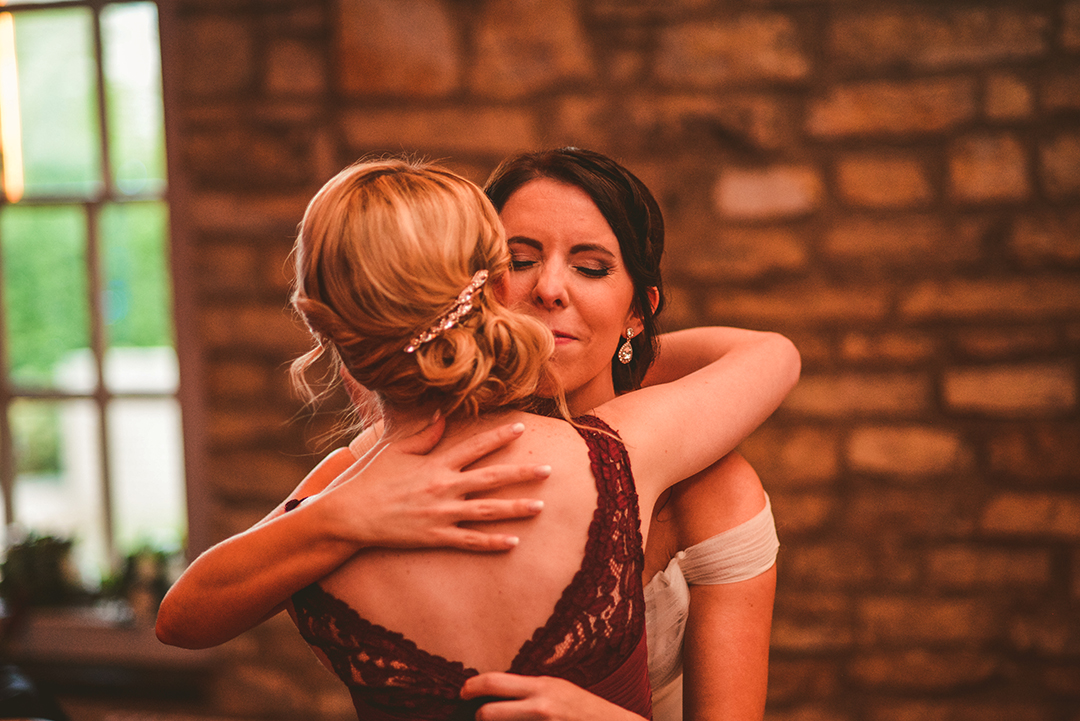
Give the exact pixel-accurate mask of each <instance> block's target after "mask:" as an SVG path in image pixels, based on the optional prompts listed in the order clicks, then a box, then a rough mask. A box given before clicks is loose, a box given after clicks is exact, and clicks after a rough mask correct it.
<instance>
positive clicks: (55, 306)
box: [0, 0, 186, 587]
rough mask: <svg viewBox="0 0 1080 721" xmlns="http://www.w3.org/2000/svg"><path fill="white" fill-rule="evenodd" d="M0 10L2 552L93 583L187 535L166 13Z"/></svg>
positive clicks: (94, 5) (152, 9) (78, 5)
mask: <svg viewBox="0 0 1080 721" xmlns="http://www.w3.org/2000/svg"><path fill="white" fill-rule="evenodd" d="M0 5H3V7H0V159H2V173H3V189H2V190H3V192H2V194H0V307H2V313H0V368H2V370H3V374H4V383H3V384H2V385H0V406H2V407H0V489H2V493H0V505H2V507H3V519H4V530H3V534H4V539H3V540H4V542H5V545H7V544H10V543H12V542H14V541H18V540H20V538H22V537H24V536H25V535H26V534H35V535H36V536H46V535H48V536H57V537H61V538H64V539H71V540H72V541H73V542H74V545H73V548H72V554H73V559H72V560H74V561H75V564H76V566H77V568H78V570H79V572H80V573H81V575H82V580H83V581H84V583H86V584H87V585H89V586H91V587H92V586H95V585H96V584H97V583H99V582H100V580H101V579H102V578H103V577H105V576H107V575H108V574H109V573H110V572H111V571H115V570H116V569H117V568H118V563H119V561H120V559H122V558H124V557H125V556H128V555H130V554H132V553H134V552H136V551H139V550H143V549H146V548H151V549H154V550H163V551H178V550H179V549H180V547H181V545H182V544H183V542H184V540H185V535H186V531H185V529H186V520H185V493H184V460H183V451H182V449H183V444H182V438H181V436H182V432H181V416H180V404H179V400H178V396H177V392H178V369H177V354H176V351H175V345H176V344H175V342H174V329H173V318H172V308H173V303H172V298H171V281H170V274H169V217H168V212H169V209H168V204H167V202H166V201H167V194H166V191H167V187H166V172H165V170H166V168H165V137H164V136H165V133H164V122H163V109H162V85H161V61H160V51H159V41H158V7H157V4H156V3H154V2H109V1H108V0H97V1H96V2H70V1H64V2H27V1H23V2H14V1H12V2H6V3H5V2H2V0H0Z"/></svg>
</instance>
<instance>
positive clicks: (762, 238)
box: [675, 228, 809, 282]
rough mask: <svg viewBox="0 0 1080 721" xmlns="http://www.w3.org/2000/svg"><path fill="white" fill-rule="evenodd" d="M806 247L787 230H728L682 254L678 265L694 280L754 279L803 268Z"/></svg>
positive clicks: (719, 232) (680, 269)
mask: <svg viewBox="0 0 1080 721" xmlns="http://www.w3.org/2000/svg"><path fill="white" fill-rule="evenodd" d="M806 246H807V242H806V241H805V240H804V239H803V238H801V237H800V236H799V235H798V234H797V233H795V232H793V231H790V230H788V229H786V228H725V229H721V230H719V231H718V232H717V234H716V238H715V239H713V240H712V242H709V243H707V244H704V245H703V246H699V247H697V248H694V249H692V250H688V251H686V252H683V253H681V254H680V256H679V257H678V259H676V260H675V264H677V265H676V267H677V268H678V269H679V272H680V273H681V274H684V275H686V276H687V277H689V278H693V279H694V280H699V281H714V282H715V281H717V280H730V279H737V280H752V279H755V278H760V277H763V276H768V275H771V274H774V273H784V272H792V271H797V270H799V269H802V268H804V267H805V266H806V265H807V263H808V260H809V258H808V255H807V248H806Z"/></svg>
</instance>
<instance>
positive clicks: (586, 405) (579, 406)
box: [566, 376, 615, 416]
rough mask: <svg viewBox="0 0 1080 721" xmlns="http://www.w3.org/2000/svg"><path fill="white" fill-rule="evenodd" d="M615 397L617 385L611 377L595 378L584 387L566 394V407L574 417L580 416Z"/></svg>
mask: <svg viewBox="0 0 1080 721" xmlns="http://www.w3.org/2000/svg"><path fill="white" fill-rule="evenodd" d="M614 397H615V384H614V383H613V382H612V380H611V377H610V376H607V377H606V378H605V377H603V376H600V377H597V378H593V379H592V380H591V381H589V382H587V383H585V384H584V385H582V386H580V387H578V388H575V389H574V390H572V391H567V392H566V405H567V406H568V407H569V408H570V414H571V415H572V416H580V415H582V414H584V413H588V412H590V411H592V410H593V409H594V408H596V407H597V406H600V405H603V404H604V403H607V402H608V401H610V400H611V399H612V398H614Z"/></svg>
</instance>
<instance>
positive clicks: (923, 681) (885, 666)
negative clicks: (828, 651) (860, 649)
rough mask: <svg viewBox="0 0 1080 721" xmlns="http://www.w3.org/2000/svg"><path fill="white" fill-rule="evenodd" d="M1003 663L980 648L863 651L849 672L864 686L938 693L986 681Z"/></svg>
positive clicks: (989, 679)
mask: <svg viewBox="0 0 1080 721" xmlns="http://www.w3.org/2000/svg"><path fill="white" fill-rule="evenodd" d="M1001 663H1002V662H1001V660H1000V659H999V658H998V657H997V656H995V655H991V654H987V653H979V652H976V651H950V650H945V651H930V650H925V649H908V650H901V651H879V652H871V653H866V654H860V655H859V656H857V657H855V658H854V659H852V661H851V662H850V663H849V664H848V668H847V672H848V675H849V676H850V677H851V678H852V679H853V680H854V681H855V682H856V683H858V684H859V685H860V686H862V687H864V688H868V689H875V690H879V691H885V690H889V691H903V692H907V693H908V694H911V693H919V694H920V695H922V694H926V693H927V692H930V693H933V694H935V695H937V694H941V693H946V692H953V693H955V692H958V691H961V690H963V689H965V688H968V687H970V686H972V685H976V684H985V683H987V682H988V681H991V680H992V679H993V678H994V677H995V676H997V675H998V674H999V673H1000V672H1001Z"/></svg>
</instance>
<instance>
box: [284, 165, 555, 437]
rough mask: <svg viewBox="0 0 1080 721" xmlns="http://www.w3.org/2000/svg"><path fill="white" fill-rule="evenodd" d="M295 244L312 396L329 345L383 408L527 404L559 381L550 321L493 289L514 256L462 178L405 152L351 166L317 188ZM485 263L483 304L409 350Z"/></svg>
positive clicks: (297, 377) (478, 194) (300, 380)
mask: <svg viewBox="0 0 1080 721" xmlns="http://www.w3.org/2000/svg"><path fill="white" fill-rule="evenodd" d="M294 252H295V257H296V281H295V287H294V290H293V294H292V305H293V307H294V308H295V309H296V311H297V312H298V313H299V314H300V316H301V317H302V318H303V319H304V321H305V323H306V324H307V326H308V328H309V329H310V330H311V333H312V336H313V337H314V339H315V347H314V348H313V349H312V350H310V351H308V352H307V353H305V354H304V355H303V356H301V357H299V358H297V359H296V360H295V361H294V362H293V364H292V368H291V374H292V377H293V381H294V383H296V385H297V387H298V388H299V389H300V390H301V392H302V393H304V394H305V395H306V396H307V397H308V398H309V399H311V398H313V397H314V393H313V392H312V389H311V386H310V384H309V383H308V382H307V380H306V371H307V370H308V369H309V368H310V366H311V365H312V364H313V363H314V362H315V361H316V360H317V359H318V358H319V357H320V356H321V355H322V354H323V353H324V352H329V353H331V354H333V357H334V359H335V360H336V361H337V362H339V363H340V364H341V365H342V366H343V367H344V369H345V370H346V371H348V373H349V375H351V376H352V377H353V378H354V379H355V380H356V381H357V382H358V383H360V384H361V385H362V386H364V387H366V388H367V389H369V390H370V391H373V392H374V394H375V395H376V396H377V398H378V402H380V403H381V404H383V405H384V406H386V407H389V408H395V407H396V408H417V407H427V406H431V405H434V406H435V407H436V408H437V409H438V410H440V411H441V412H442V413H443V414H444V415H446V416H448V417H449V416H453V415H458V414H468V415H476V414H478V413H482V412H485V411H488V410H495V409H499V408H504V407H515V406H522V405H524V404H525V403H527V402H528V401H529V399H530V397H531V396H532V394H533V393H534V392H535V391H536V390H537V387H538V386H539V385H540V384H541V383H543V384H545V386H546V387H548V388H550V387H553V386H554V383H555V382H554V377H553V376H551V375H550V374H549V372H548V370H547V362H546V361H547V360H548V358H549V357H550V356H551V354H552V351H553V350H554V343H553V340H552V336H551V332H550V331H549V330H548V329H547V328H546V327H545V326H544V325H543V324H542V323H540V322H539V321H537V320H536V319H534V318H530V317H528V316H526V315H523V314H521V313H517V312H514V311H511V310H510V309H508V308H506V307H505V306H503V305H502V304H501V303H499V302H498V301H497V300H496V299H495V297H494V293H493V292H492V289H493V287H494V286H496V285H497V284H498V283H500V282H501V281H502V278H503V276H504V275H505V273H506V272H507V270H508V267H509V253H508V250H507V247H506V241H505V237H504V234H503V230H502V224H501V223H500V222H499V218H498V215H497V214H496V213H495V209H494V208H493V207H492V205H491V203H490V201H488V199H487V197H486V196H485V195H484V194H483V192H482V191H481V190H480V189H479V188H478V187H477V186H476V185H474V184H473V183H471V182H469V181H468V180H466V179H465V178H462V177H460V176H458V175H456V174H454V173H452V172H450V171H448V170H445V169H443V168H439V167H437V166H432V165H427V164H423V163H417V162H412V161H408V160H400V159H392V160H380V161H372V162H360V163H357V164H355V165H352V166H350V167H348V168H346V169H345V170H343V171H341V172H340V173H338V174H337V176H335V177H334V178H333V179H331V180H330V181H329V182H328V183H327V184H326V185H324V186H323V188H322V189H321V190H320V191H319V192H318V193H317V194H316V195H315V197H314V198H313V199H312V200H311V203H310V204H309V205H308V208H307V211H306V212H305V213H304V219H303V222H302V223H301V225H300V231H299V236H298V238H297V240H296V245H295V248H294ZM482 269H486V270H487V271H488V273H489V275H488V279H487V282H486V284H484V285H483V286H482V287H481V288H480V289H479V290H478V291H477V292H476V293H475V294H474V295H473V300H472V302H473V309H472V311H471V312H469V313H468V314H467V315H465V316H464V317H463V318H461V320H459V321H458V323H457V324H456V325H455V326H454V327H453V328H450V329H449V330H445V331H442V332H440V333H439V334H438V335H436V337H435V338H434V339H432V340H431V341H429V342H427V343H423V344H422V345H420V346H419V347H418V348H417V349H416V350H415V352H412V353H406V352H405V348H406V347H407V346H408V345H409V344H410V342H411V341H412V340H413V339H414V338H416V337H417V336H418V335H420V334H421V333H423V332H424V331H425V330H427V329H429V328H431V327H432V326H433V325H434V324H435V323H437V322H438V321H439V320H440V318H441V317H443V316H445V314H446V313H447V312H448V311H450V310H451V309H453V308H454V306H455V301H456V300H457V298H458V295H459V294H460V293H461V292H462V291H463V290H464V289H465V288H466V287H467V286H468V285H469V283H470V281H471V280H472V279H473V277H474V274H475V273H476V272H477V271H479V270H482ZM367 410H368V413H369V415H371V414H372V412H373V409H367Z"/></svg>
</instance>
